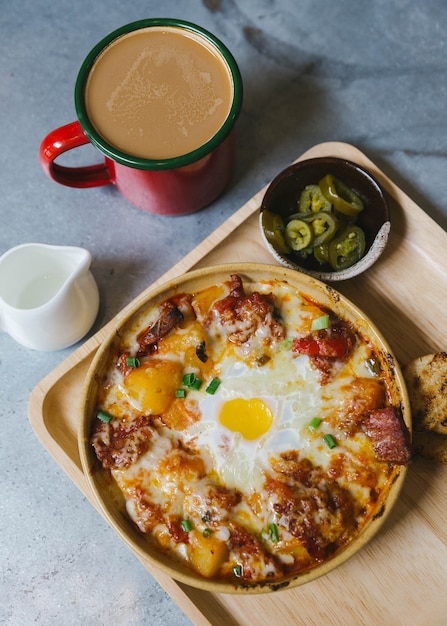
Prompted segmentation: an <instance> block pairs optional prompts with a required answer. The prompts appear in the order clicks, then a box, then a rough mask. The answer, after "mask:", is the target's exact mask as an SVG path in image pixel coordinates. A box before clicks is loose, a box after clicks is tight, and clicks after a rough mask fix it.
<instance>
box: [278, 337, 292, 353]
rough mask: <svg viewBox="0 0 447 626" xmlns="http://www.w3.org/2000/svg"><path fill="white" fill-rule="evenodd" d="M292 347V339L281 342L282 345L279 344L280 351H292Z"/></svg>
mask: <svg viewBox="0 0 447 626" xmlns="http://www.w3.org/2000/svg"><path fill="white" fill-rule="evenodd" d="M291 347H292V340H291V339H283V341H281V343H280V344H279V349H280V350H284V351H285V350H290V348H291Z"/></svg>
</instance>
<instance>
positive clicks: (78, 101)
mask: <svg viewBox="0 0 447 626" xmlns="http://www.w3.org/2000/svg"><path fill="white" fill-rule="evenodd" d="M153 26H166V27H173V28H182V29H186V30H189V31H191V32H193V33H196V34H198V35H201V36H202V37H204V38H205V39H206V40H208V42H210V43H211V44H212V45H213V46H214V47H215V48H216V49H217V50H218V52H220V54H221V55H222V56H223V58H224V59H225V61H226V63H227V65H228V67H229V70H230V74H231V76H232V80H233V102H232V105H231V108H230V111H229V113H228V116H227V118H226V120H225V122H224V123H223V124H222V126H221V127H220V129H219V130H218V131H217V133H216V134H215V135H214V136H213V137H212V138H211V139H209V140H208V141H207V142H206V143H205V144H203V145H202V146H200V147H199V148H197V149H196V150H193V151H192V152H188V153H187V154H182V155H180V156H177V157H173V158H169V159H143V158H141V157H136V156H133V155H130V154H127V153H126V152H123V151H121V150H119V149H117V148H115V147H114V146H112V145H111V144H109V143H108V142H107V141H105V139H103V138H102V137H101V135H99V134H98V132H97V131H96V130H95V128H94V127H93V125H92V123H91V122H90V120H89V118H88V115H87V110H86V107H85V101H84V90H85V85H86V82H87V78H88V75H89V72H90V69H91V68H92V66H93V63H94V62H95V60H96V59H97V57H98V56H99V55H100V53H101V52H102V51H103V50H104V48H106V47H107V46H108V45H109V44H111V43H112V42H113V41H115V39H118V38H119V37H121V36H122V35H126V34H128V33H130V32H133V31H134V30H140V29H142V28H150V27H153ZM242 95H243V86H242V77H241V74H240V71H239V67H238V65H237V63H236V61H235V59H234V57H233V55H232V54H231V52H230V51H229V50H228V48H227V47H226V46H225V44H223V43H222V42H221V41H220V40H219V39H218V38H217V37H215V36H214V35H213V34H212V33H210V32H209V31H207V30H205V29H204V28H202V27H201V26H197V25H196V24H193V23H192V22H186V21H184V20H178V19H171V18H150V19H143V20H138V21H136V22H131V23H130V24H126V25H125V26H122V27H121V28H118V29H117V30H114V31H113V32H111V33H110V34H109V35H107V36H106V37H104V39H102V40H101V41H100V42H99V43H97V44H96V46H95V47H94V48H92V50H91V51H90V52H89V54H88V55H87V57H86V58H85V60H84V62H83V64H82V65H81V68H80V70H79V73H78V77H77V79H76V85H75V109H76V114H77V116H78V120H79V123H80V124H81V126H82V129H83V131H84V133H85V134H86V136H87V137H88V139H89V140H90V142H91V143H92V144H93V145H94V146H96V147H97V148H98V149H99V150H100V151H101V152H102V153H103V154H104V155H105V156H107V157H109V158H110V159H112V160H113V161H116V162H117V163H121V164H122V165H127V166H128V167H134V168H136V169H140V170H165V169H175V168H178V167H184V166H186V165H190V164H191V163H194V162H196V161H198V160H199V159H201V158H202V157H204V156H206V155H207V154H209V153H210V152H212V151H213V150H214V149H215V148H216V147H217V146H218V145H219V144H220V143H222V142H223V140H224V139H225V138H226V137H227V135H229V134H230V132H231V130H232V128H233V126H234V123H235V121H236V119H237V118H238V116H239V113H240V110H241V107H242Z"/></svg>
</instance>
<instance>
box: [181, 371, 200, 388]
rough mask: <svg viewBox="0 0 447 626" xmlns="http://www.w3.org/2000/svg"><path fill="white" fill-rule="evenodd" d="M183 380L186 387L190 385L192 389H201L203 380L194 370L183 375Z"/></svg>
mask: <svg viewBox="0 0 447 626" xmlns="http://www.w3.org/2000/svg"><path fill="white" fill-rule="evenodd" d="M182 382H183V384H184V385H185V387H189V388H190V389H200V387H201V386H202V382H203V381H202V380H200V378H197V376H196V374H194V372H189V373H188V374H185V375H184V376H183V380H182Z"/></svg>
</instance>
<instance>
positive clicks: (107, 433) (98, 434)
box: [91, 416, 153, 469]
mask: <svg viewBox="0 0 447 626" xmlns="http://www.w3.org/2000/svg"><path fill="white" fill-rule="evenodd" d="M150 420H151V418H150V417H147V416H141V417H138V418H137V419H136V420H134V421H131V422H121V421H119V420H117V419H112V421H111V422H109V423H104V422H101V421H100V420H96V422H95V431H94V433H93V436H92V439H91V444H92V446H93V448H94V450H95V453H96V456H97V457H98V460H99V461H100V462H101V463H102V466H103V467H104V468H105V469H115V468H124V467H129V465H132V464H133V463H135V462H136V461H137V460H138V459H139V457H140V456H141V455H142V454H144V453H145V452H147V450H149V446H150V443H151V439H152V433H153V429H152V427H151V421H150Z"/></svg>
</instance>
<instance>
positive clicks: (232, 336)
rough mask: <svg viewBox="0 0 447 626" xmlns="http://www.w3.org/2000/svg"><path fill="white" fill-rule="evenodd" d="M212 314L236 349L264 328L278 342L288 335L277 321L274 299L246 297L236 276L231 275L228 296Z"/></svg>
mask: <svg viewBox="0 0 447 626" xmlns="http://www.w3.org/2000/svg"><path fill="white" fill-rule="evenodd" d="M211 314H212V316H213V315H214V316H216V317H217V318H218V319H219V322H220V323H221V324H222V326H223V327H224V328H225V329H226V331H227V333H228V335H227V336H228V340H229V341H231V343H234V344H236V345H242V344H244V343H246V342H247V341H249V340H250V338H251V337H252V336H253V335H254V334H255V333H256V331H257V330H258V328H259V327H261V326H264V327H268V328H269V329H270V332H271V336H272V338H274V339H276V340H279V341H280V340H281V339H283V338H284V335H285V330H284V327H283V325H282V324H281V322H280V321H278V320H277V319H276V318H275V306H274V303H273V300H272V298H271V296H270V295H269V294H261V293H259V292H257V291H254V292H253V293H251V294H250V295H246V293H245V291H244V287H243V284H242V279H241V277H240V276H238V275H237V274H232V275H231V288H230V293H229V295H228V296H226V297H225V298H222V300H219V301H218V302H216V303H215V304H214V306H213V308H212V310H211ZM212 316H211V317H209V318H208V320H207V322H208V323H210V322H211V321H212V319H213V317H212Z"/></svg>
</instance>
